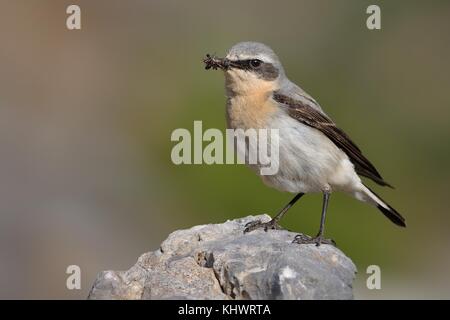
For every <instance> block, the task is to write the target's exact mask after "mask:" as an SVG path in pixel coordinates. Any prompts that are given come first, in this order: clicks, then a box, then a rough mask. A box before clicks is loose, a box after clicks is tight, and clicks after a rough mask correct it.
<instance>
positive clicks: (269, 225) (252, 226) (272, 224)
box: [244, 193, 304, 233]
mask: <svg viewBox="0 0 450 320" xmlns="http://www.w3.org/2000/svg"><path fill="white" fill-rule="evenodd" d="M303 195H304V193H298V194H297V195H296V196H295V197H294V198H293V199H292V200H291V201H289V203H288V204H287V205H286V206H285V207H284V208H283V209H281V211H280V212H278V213H277V215H276V216H275V217H274V218H273V219H272V220H270V221H269V222H261V221H259V220H257V221H252V222H249V223H247V224H246V226H245V227H246V228H245V230H244V233H247V232H250V231H253V230H256V229H259V228H264V231H267V230H268V229H282V228H281V226H280V225H278V221H280V220H281V218H282V217H283V216H284V215H285V214H286V212H287V211H288V210H289V209H290V208H291V207H292V206H293V205H294V204H295V203H296V202H297V201H298V199H300V198H301V197H302V196H303Z"/></svg>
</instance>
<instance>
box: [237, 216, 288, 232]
mask: <svg viewBox="0 0 450 320" xmlns="http://www.w3.org/2000/svg"><path fill="white" fill-rule="evenodd" d="M256 229H264V231H266V232H267V230H269V229H270V230H281V229H283V228H282V227H281V226H280V225H279V224H278V223H277V222H276V221H275V220H273V219H272V220H270V221H269V222H261V221H260V220H255V221H250V222H249V223H247V224H246V225H245V229H244V233H248V232H251V231H253V230H256Z"/></svg>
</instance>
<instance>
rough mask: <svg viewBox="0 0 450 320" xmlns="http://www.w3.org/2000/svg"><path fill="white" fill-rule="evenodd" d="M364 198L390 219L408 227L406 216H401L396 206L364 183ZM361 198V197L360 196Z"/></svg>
mask: <svg viewBox="0 0 450 320" xmlns="http://www.w3.org/2000/svg"><path fill="white" fill-rule="evenodd" d="M361 193H362V194H361V195H362V198H363V199H362V200H365V201H367V202H369V203H371V204H373V205H375V206H376V207H377V208H378V209H379V210H380V211H381V212H382V213H383V214H384V215H385V216H386V218H388V219H389V220H391V221H392V222H393V223H395V224H396V225H398V226H400V227H406V223H405V218H403V217H402V216H401V214H400V213H398V212H397V211H396V210H395V209H394V208H392V207H391V206H390V205H388V204H387V203H386V202H385V201H384V200H383V199H381V197H380V196H379V195H377V194H376V193H375V192H373V191H372V190H370V189H369V188H368V187H367V186H365V185H363V189H362V192H361ZM358 198H359V197H358Z"/></svg>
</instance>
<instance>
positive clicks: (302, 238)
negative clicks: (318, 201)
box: [292, 192, 336, 246]
mask: <svg viewBox="0 0 450 320" xmlns="http://www.w3.org/2000/svg"><path fill="white" fill-rule="evenodd" d="M329 199H330V193H329V192H324V193H323V205H322V215H321V217H320V227H319V232H318V233H317V236H315V237H314V238H311V237H310V236H307V235H304V234H299V235H297V236H296V237H295V238H294V241H292V242H294V243H299V244H308V243H314V244H316V246H320V245H321V244H322V243H324V244H332V245H336V243H335V242H334V240H332V239H324V238H323V233H324V231H325V218H326V215H327V208H328V202H329Z"/></svg>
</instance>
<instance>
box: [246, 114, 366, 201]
mask: <svg viewBox="0 0 450 320" xmlns="http://www.w3.org/2000/svg"><path fill="white" fill-rule="evenodd" d="M270 127H271V128H272V129H278V130H279V157H278V159H272V161H279V163H278V171H277V172H276V173H275V174H273V175H260V176H261V178H262V180H263V182H264V183H265V184H267V185H268V186H271V187H274V188H276V189H278V190H281V191H287V192H292V193H298V192H303V193H311V192H323V191H332V190H333V189H339V190H342V191H347V190H351V189H352V187H353V186H354V185H355V184H358V183H359V182H360V179H359V177H358V176H357V174H356V173H355V171H354V167H353V165H352V164H351V162H350V161H349V160H348V157H347V155H346V154H345V153H344V152H343V151H342V150H340V149H339V148H338V147H336V146H335V145H334V143H333V142H332V141H331V140H329V139H328V138H327V137H326V136H325V135H324V134H322V133H321V132H320V131H318V130H316V129H313V128H311V127H308V126H306V125H303V124H301V123H300V122H298V121H297V120H295V119H292V118H291V117H290V116H288V115H287V114H285V113H282V112H280V113H279V114H277V115H276V116H274V117H272V119H271V121H270ZM250 167H252V168H253V169H259V166H258V165H256V166H250ZM255 172H256V173H257V174H260V170H255Z"/></svg>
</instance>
